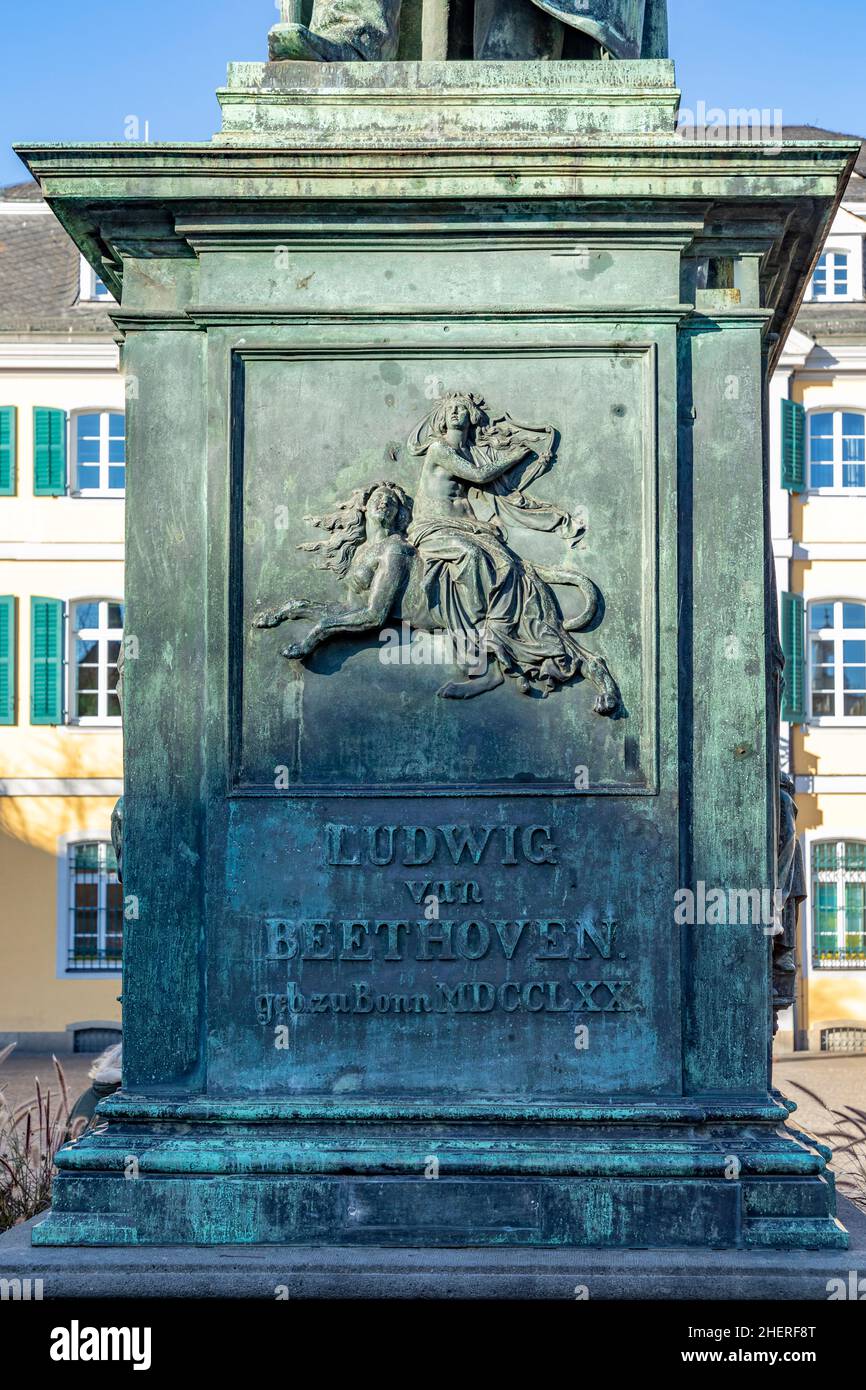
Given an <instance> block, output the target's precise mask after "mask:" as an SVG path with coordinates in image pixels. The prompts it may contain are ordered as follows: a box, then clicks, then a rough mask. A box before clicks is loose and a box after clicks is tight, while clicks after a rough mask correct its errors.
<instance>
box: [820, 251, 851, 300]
mask: <svg viewBox="0 0 866 1390" xmlns="http://www.w3.org/2000/svg"><path fill="white" fill-rule="evenodd" d="M847 297H848V253H847V251H825V252H824V254H823V256H820V257H819V259H818V264H817V265H816V267H815V273H814V275H813V276H812V298H813V299H847Z"/></svg>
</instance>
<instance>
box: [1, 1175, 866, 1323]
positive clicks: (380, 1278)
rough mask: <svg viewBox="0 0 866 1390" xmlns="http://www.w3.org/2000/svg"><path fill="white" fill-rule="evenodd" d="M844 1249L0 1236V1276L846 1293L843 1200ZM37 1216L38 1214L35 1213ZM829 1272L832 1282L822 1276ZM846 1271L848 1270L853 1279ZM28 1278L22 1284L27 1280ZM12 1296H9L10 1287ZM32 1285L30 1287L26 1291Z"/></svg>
mask: <svg viewBox="0 0 866 1390" xmlns="http://www.w3.org/2000/svg"><path fill="white" fill-rule="evenodd" d="M838 1200H839V1217H840V1220H841V1221H842V1222H843V1223H844V1224H845V1226H846V1227H847V1229H848V1231H849V1232H850V1237H851V1244H850V1248H849V1249H848V1250H751V1251H742V1250H694V1249H693V1250H599V1249H556V1250H554V1249H540V1250H539V1249H535V1250H527V1249H501V1248H500V1249H497V1248H492V1249H490V1248H488V1249H478V1248H473V1249H464V1250H455V1249H439V1250H419V1249H404V1250H400V1249H385V1248H381V1247H376V1248H371V1247H365V1248H363V1249H358V1248H356V1249H347V1248H345V1247H334V1246H330V1247H323V1248H322V1249H318V1250H317V1249H310V1248H298V1247H293V1246H287V1245H221V1246H211V1247H203V1246H191V1245H182V1246H177V1245H174V1246H149V1247H138V1248H134V1247H133V1248H116V1247H115V1248H105V1247H95V1248H93V1247H91V1248H80V1247H79V1248H74V1247H70V1246H66V1247H56V1248H42V1249H38V1248H33V1247H32V1246H31V1244H30V1235H31V1230H32V1226H33V1223H32V1222H27V1223H26V1224H25V1225H22V1226H17V1227H15V1229H14V1230H12V1231H8V1232H7V1233H6V1234H5V1235H4V1236H2V1237H0V1280H21V1281H24V1280H28V1279H29V1280H31V1281H33V1280H37V1279H41V1280H42V1289H41V1294H42V1297H43V1298H44V1299H56V1298H260V1299H275V1298H277V1297H278V1296H279V1297H283V1298H292V1299H298V1298H310V1299H313V1298H388V1299H392V1298H401V1299H424V1298H436V1299H455V1298H459V1299H467V1298H474V1299H483V1298H495V1299H509V1298H519V1299H567V1300H569V1301H571V1302H573V1301H574V1299H575V1297H576V1296H577V1295H576V1294H575V1290H576V1289H577V1288H581V1289H585V1290H586V1293H585V1294H583V1293H582V1294H581V1295H580V1296H581V1297H584V1298H585V1297H589V1299H590V1300H596V1301H610V1300H616V1299H623V1300H631V1299H634V1300H637V1299H643V1300H648V1299H649V1300H655V1301H661V1302H675V1301H676V1302H678V1301H682V1300H697V1299H704V1300H707V1301H729V1300H734V1299H748V1300H755V1301H757V1300H774V1301H775V1300H784V1301H790V1300H810V1301H814V1302H825V1301H827V1300H828V1299H829V1298H830V1297H831V1295H832V1296H833V1297H835V1298H836V1299H843V1298H846V1297H847V1298H850V1297H853V1296H855V1295H853V1294H852V1293H851V1271H857V1270H863V1269H866V1214H864V1212H862V1211H861V1210H859V1209H858V1208H857V1207H855V1206H854V1205H853V1204H852V1203H851V1202H849V1201H847V1200H846V1199H845V1198H844V1197H840V1198H839V1199H838ZM39 1219H41V1218H39ZM830 1281H841V1283H838V1282H837V1283H831V1282H830ZM856 1281H857V1276H856V1274H855V1278H854V1284H855V1285H856ZM32 1287H33V1285H32V1284H31V1289H32ZM13 1296H14V1294H13ZM32 1296H33V1294H32V1293H31V1297H32Z"/></svg>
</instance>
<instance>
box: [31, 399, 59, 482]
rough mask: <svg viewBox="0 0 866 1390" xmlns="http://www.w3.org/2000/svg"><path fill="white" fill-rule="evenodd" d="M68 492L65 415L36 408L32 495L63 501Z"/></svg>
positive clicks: (44, 407)
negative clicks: (58, 498)
mask: <svg viewBox="0 0 866 1390" xmlns="http://www.w3.org/2000/svg"><path fill="white" fill-rule="evenodd" d="M65 491H66V411H65V410H53V409H49V408H48V407H47V406H43V405H37V406H34V407H33V492H34V494H35V495H36V496H37V497H62V496H63V494H64V492H65Z"/></svg>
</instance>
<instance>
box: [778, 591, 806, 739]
mask: <svg viewBox="0 0 866 1390" xmlns="http://www.w3.org/2000/svg"><path fill="white" fill-rule="evenodd" d="M803 628H804V608H803V595H802V594H783V595H782V651H783V652H784V653H785V688H784V691H783V693H782V718H783V719H785V720H787V721H788V723H790V724H802V722H803V720H804V719H805V718H806V681H805V659H804V654H803Z"/></svg>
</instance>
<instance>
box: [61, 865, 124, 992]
mask: <svg viewBox="0 0 866 1390" xmlns="http://www.w3.org/2000/svg"><path fill="white" fill-rule="evenodd" d="M67 872H68V875H69V888H68V912H69V920H68V930H67V944H66V970H67V971H68V972H74V971H78V970H81V971H93V970H119V969H120V967H121V960H122V954H123V890H122V888H121V886H120V884H119V882H118V880H117V860H116V859H115V857H114V850H113V849H112V846H111V841H110V840H79V841H77V842H76V843H75V844H71V845H70V846H69V849H68V864H67Z"/></svg>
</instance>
